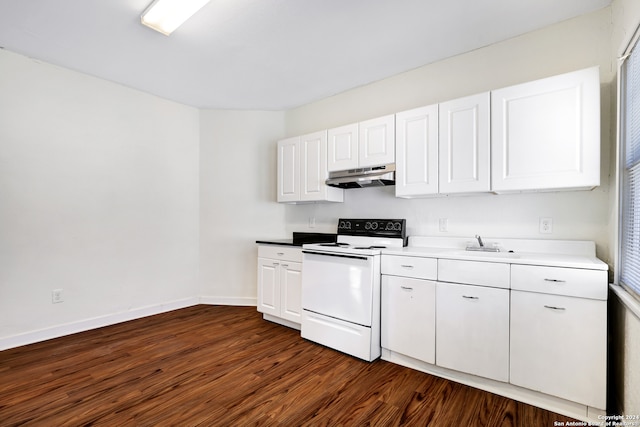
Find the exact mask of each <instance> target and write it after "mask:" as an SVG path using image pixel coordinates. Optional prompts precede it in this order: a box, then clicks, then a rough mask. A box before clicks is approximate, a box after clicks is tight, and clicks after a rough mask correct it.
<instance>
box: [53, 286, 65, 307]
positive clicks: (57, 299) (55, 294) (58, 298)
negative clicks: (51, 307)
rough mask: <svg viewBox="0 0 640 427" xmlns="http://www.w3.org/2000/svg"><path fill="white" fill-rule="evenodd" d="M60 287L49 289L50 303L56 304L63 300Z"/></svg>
mask: <svg viewBox="0 0 640 427" xmlns="http://www.w3.org/2000/svg"><path fill="white" fill-rule="evenodd" d="M63 301H64V300H63V299H62V289H54V290H52V291H51V304H58V303H61V302H63Z"/></svg>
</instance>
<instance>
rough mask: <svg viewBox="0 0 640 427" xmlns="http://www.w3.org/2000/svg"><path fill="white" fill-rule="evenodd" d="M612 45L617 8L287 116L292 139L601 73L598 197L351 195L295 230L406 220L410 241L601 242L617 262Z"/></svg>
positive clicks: (296, 217)
mask: <svg viewBox="0 0 640 427" xmlns="http://www.w3.org/2000/svg"><path fill="white" fill-rule="evenodd" d="M610 39H611V11H610V10H609V9H608V8H607V9H603V10H601V11H598V12H595V13H592V14H589V15H586V16H583V17H580V18H576V19H572V20H569V21H566V22H563V23H560V24H557V25H554V26H551V27H548V28H545V29H542V30H539V31H535V32H532V33H528V34H525V35H523V36H520V37H516V38H513V39H510V40H507V41H505V42H502V43H498V44H495V45H492V46H488V47H485V48H482V49H478V50H475V51H473V52H470V53H466V54H463V55H459V56H456V57H453V58H450V59H447V60H444V61H440V62H437V63H434V64H430V65H426V66H424V67H421V68H418V69H416V70H412V71H409V72H406V73H403V74H400V75H397V76H394V77H391V78H388V79H385V80H382V81H379V82H376V83H373V84H370V85H367V86H363V87H360V88H356V89H353V90H350V91H348V92H345V93H342V94H339V95H336V96H333V97H331V98H327V99H324V100H321V101H318V102H315V103H312V104H309V105H305V106H302V107H299V108H296V109H293V110H290V111H288V112H287V136H293V135H299V134H303V133H307V132H311V131H316V130H320V129H325V128H330V127H334V126H338V125H342V124H346V123H351V122H356V121H358V120H362V119H368V118H373V117H377V116H380V115H384V114H389V113H394V112H399V111H403V110H406V109H410V108H414V107H418V106H421V105H429V104H432V103H437V102H440V101H445V100H449V99H454V98H456V97H461V96H465V95H470V94H474V93H478V92H482V91H487V90H491V89H497V88H500V87H505V86H509V85H511V84H515V83H520V82H525V81H530V80H535V79H537V78H542V77H547V76H552V75H555V74H560V73H563V72H568V71H573V70H577V69H581V68H586V67H590V66H594V65H597V66H600V75H601V83H602V85H601V87H602V91H601V98H602V153H601V155H602V172H601V175H602V177H601V184H602V185H601V186H600V187H599V188H597V189H596V190H593V191H590V192H565V193H548V194H520V195H499V196H496V195H483V196H472V197H448V198H435V199H422V200H401V199H396V198H394V197H393V187H391V188H370V189H356V190H347V192H346V194H345V203H344V204H341V205H340V204H339V205H325V204H318V205H312V206H288V207H287V213H286V214H287V225H288V227H289V231H291V230H304V229H308V228H307V227H308V222H309V217H315V218H316V223H317V229H318V230H335V226H336V218H337V217H340V216H345V217H348V216H354V217H371V216H373V217H378V216H379V217H400V218H407V224H408V227H409V234H421V235H448V236H473V235H474V234H481V235H483V236H494V237H523V238H524V237H526V238H551V239H586V240H594V241H596V243H597V248H598V255H599V256H600V257H601V258H602V259H604V260H605V261H610V260H611V250H610V247H609V242H610V238H609V237H610V234H611V232H612V230H611V228H610V221H609V218H610V215H611V206H610V202H609V194H608V193H609V188H610V187H609V182H610V181H609V173H610V152H611V148H612V145H611V138H610V136H611V128H610V126H611V120H610V118H611V96H612V88H615V86H614V85H613V81H614V76H615V70H614V68H613V66H612V58H611V52H610ZM540 217H552V218H553V234H550V235H549V234H545V235H541V234H539V232H538V229H539V227H538V220H539V218H540ZM439 218H448V219H449V232H448V233H446V234H444V233H439V232H438V228H437V225H438V219H439Z"/></svg>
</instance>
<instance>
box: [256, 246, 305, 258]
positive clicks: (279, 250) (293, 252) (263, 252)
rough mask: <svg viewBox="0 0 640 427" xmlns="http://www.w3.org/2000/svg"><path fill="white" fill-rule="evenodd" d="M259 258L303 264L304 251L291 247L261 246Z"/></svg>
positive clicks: (259, 247)
mask: <svg viewBox="0 0 640 427" xmlns="http://www.w3.org/2000/svg"><path fill="white" fill-rule="evenodd" d="M258 257H260V258H271V259H281V260H287V261H294V262H302V249H300V248H299V247H289V246H278V245H259V246H258Z"/></svg>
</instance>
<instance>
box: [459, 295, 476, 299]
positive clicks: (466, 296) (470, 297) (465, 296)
mask: <svg viewBox="0 0 640 427" xmlns="http://www.w3.org/2000/svg"><path fill="white" fill-rule="evenodd" d="M462 298H466V299H480V297H472V296H469V295H462Z"/></svg>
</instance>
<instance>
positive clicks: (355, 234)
mask: <svg viewBox="0 0 640 427" xmlns="http://www.w3.org/2000/svg"><path fill="white" fill-rule="evenodd" d="M337 234H338V236H337V242H336V243H314V244H308V245H303V250H302V253H303V261H302V309H303V310H302V326H301V333H302V337H303V338H306V339H309V340H311V341H314V342H317V343H320V344H323V345H326V346H328V347H331V348H334V349H336V350H339V351H342V352H344V353H348V354H351V355H353V356H355V357H359V358H361V359H364V360H368V361H372V360H375V359H376V358H378V357H380V351H381V350H380V254H381V251H382V249H383V248H389V247H403V246H406V242H407V239H406V221H405V220H404V219H340V220H339V221H338V233H337Z"/></svg>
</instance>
